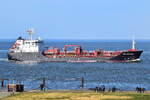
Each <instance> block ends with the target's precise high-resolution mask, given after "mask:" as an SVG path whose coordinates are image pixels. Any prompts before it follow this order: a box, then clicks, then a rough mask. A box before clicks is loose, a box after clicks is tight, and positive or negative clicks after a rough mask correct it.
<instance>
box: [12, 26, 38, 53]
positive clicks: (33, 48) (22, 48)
mask: <svg viewBox="0 0 150 100" xmlns="http://www.w3.org/2000/svg"><path fill="white" fill-rule="evenodd" d="M27 32H29V35H30V37H29V39H23V38H22V37H19V38H18V39H17V40H16V42H15V44H14V45H13V46H12V48H11V49H10V51H12V52H39V40H38V39H37V40H33V39H32V33H33V30H32V29H31V30H28V31H27Z"/></svg>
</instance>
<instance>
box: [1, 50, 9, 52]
mask: <svg viewBox="0 0 150 100" xmlns="http://www.w3.org/2000/svg"><path fill="white" fill-rule="evenodd" d="M0 52H8V50H0Z"/></svg>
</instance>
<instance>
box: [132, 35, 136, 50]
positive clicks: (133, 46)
mask: <svg viewBox="0 0 150 100" xmlns="http://www.w3.org/2000/svg"><path fill="white" fill-rule="evenodd" d="M135 44H136V43H135V38H134V36H133V38H132V49H135Z"/></svg>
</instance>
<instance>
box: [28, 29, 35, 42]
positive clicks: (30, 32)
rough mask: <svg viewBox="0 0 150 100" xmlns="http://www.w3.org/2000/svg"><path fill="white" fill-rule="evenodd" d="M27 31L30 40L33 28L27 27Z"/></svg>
mask: <svg viewBox="0 0 150 100" xmlns="http://www.w3.org/2000/svg"><path fill="white" fill-rule="evenodd" d="M27 32H28V33H29V40H32V34H33V33H34V29H33V28H32V29H29V30H27Z"/></svg>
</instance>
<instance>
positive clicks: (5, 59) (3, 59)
mask: <svg viewBox="0 0 150 100" xmlns="http://www.w3.org/2000/svg"><path fill="white" fill-rule="evenodd" d="M0 61H8V58H0Z"/></svg>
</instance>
